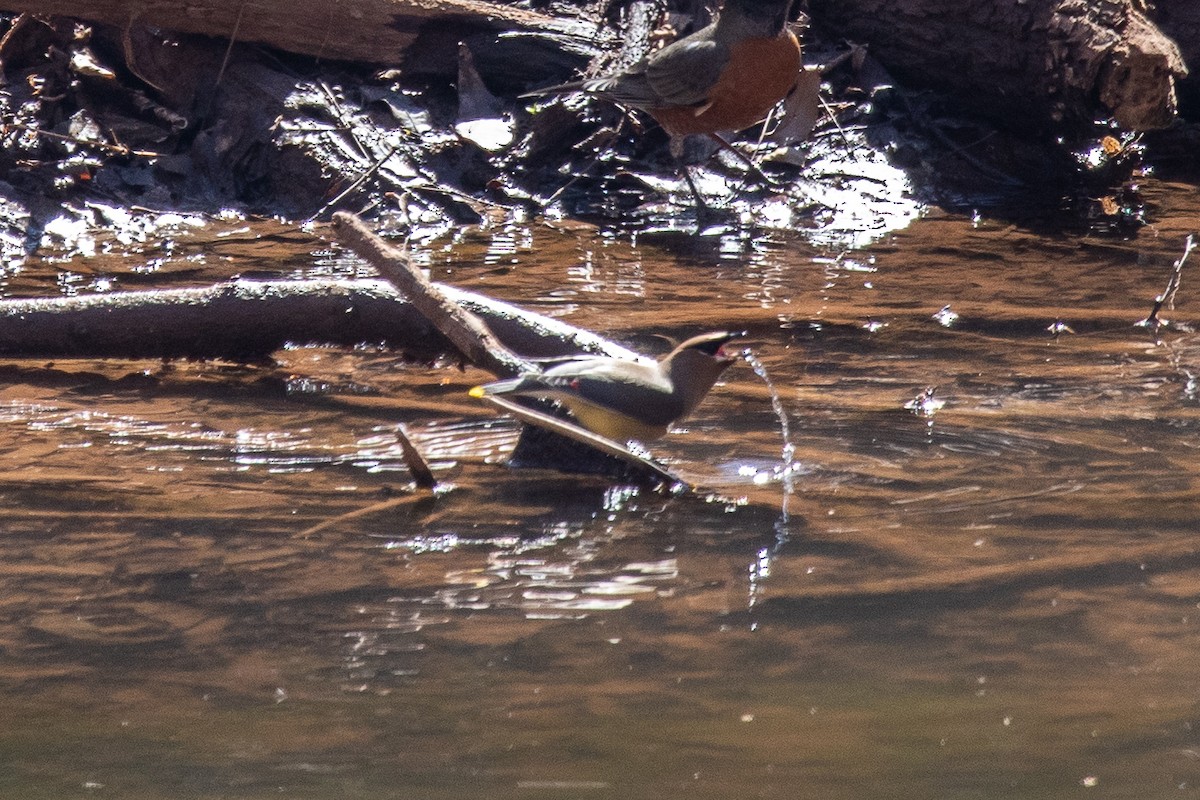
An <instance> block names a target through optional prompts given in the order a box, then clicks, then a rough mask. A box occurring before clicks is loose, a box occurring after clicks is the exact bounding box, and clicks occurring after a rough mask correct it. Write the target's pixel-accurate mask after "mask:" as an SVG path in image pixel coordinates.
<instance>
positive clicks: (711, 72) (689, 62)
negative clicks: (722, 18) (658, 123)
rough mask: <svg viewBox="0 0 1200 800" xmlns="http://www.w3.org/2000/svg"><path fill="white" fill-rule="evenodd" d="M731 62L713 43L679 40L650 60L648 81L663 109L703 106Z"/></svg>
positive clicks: (701, 39) (725, 51) (708, 40)
mask: <svg viewBox="0 0 1200 800" xmlns="http://www.w3.org/2000/svg"><path fill="white" fill-rule="evenodd" d="M728 61H729V51H728V49H727V48H725V47H724V46H722V45H720V44H718V43H717V42H714V41H712V40H711V39H704V38H700V39H692V38H690V37H689V38H687V39H680V40H679V41H678V42H676V43H675V44H673V45H670V46H668V47H665V48H663V49H662V50H660V51H659V52H658V53H655V54H654V56H653V57H652V58H651V59H650V60H649V63H647V65H646V81H647V83H648V84H649V86H650V89H651V91H652V92H653V93H654V95H655V96H656V97H657V98H659V101H658V105H660V106H664V105H672V106H700V105H704V104H705V103H707V102H708V97H709V93H710V92H711V91H712V88H713V86H715V85H716V83H717V80H718V79H719V78H720V77H721V70H723V69H724V68H725V64H726V63H728Z"/></svg>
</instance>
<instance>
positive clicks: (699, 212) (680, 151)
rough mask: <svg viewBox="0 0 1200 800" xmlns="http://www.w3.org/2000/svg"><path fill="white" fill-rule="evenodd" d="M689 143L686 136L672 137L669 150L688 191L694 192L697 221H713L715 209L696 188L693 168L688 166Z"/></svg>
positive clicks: (693, 198)
mask: <svg viewBox="0 0 1200 800" xmlns="http://www.w3.org/2000/svg"><path fill="white" fill-rule="evenodd" d="M686 142H687V137H685V136H672V137H671V141H670V144H669V146H668V149H669V150H670V151H671V156H672V157H673V158H674V159H675V165H676V167H677V168H678V170H679V172H680V174H682V175H683V180H684V181H685V182H686V183H687V185H688V189H690V190H691V192H692V200H693V201H695V204H696V221H697V222H698V223H701V224H702V223H703V222H704V221H705V220H708V219H712V218H713V217H714V216H716V214H715V209H713V208H712V206H710V205H709V204H708V203H707V202H705V200H704V195H702V194H700V189H699V188H698V187H697V186H696V181H695V179H693V178H692V168H691V166H690V165H689V164H688V161H687V158H686V153H685V152H684V147H685V144H686Z"/></svg>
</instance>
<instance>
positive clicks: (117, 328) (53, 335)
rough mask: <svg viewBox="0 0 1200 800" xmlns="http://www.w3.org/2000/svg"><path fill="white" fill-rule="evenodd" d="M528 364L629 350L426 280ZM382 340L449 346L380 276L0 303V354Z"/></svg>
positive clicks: (416, 350) (212, 353) (239, 354)
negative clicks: (367, 278)
mask: <svg viewBox="0 0 1200 800" xmlns="http://www.w3.org/2000/svg"><path fill="white" fill-rule="evenodd" d="M434 286H437V287H438V288H439V289H440V291H442V292H443V293H444V294H445V295H446V296H447V297H449V298H450V299H452V300H453V301H454V302H455V303H457V304H460V305H461V306H462V307H463V308H465V309H467V310H469V311H471V312H472V313H474V314H477V315H478V316H479V317H480V318H481V319H483V320H484V321H485V322H486V323H487V325H488V328H489V329H490V330H491V331H492V333H493V334H495V336H496V338H497V339H499V341H500V342H501V343H502V344H503V345H504V346H505V347H507V348H510V349H512V350H516V351H519V352H521V353H523V354H525V355H526V356H527V357H529V358H534V359H538V358H561V357H564V356H570V355H575V354H579V353H595V354H600V355H613V356H618V357H627V358H632V357H634V356H635V354H634V353H633V352H632V351H630V350H628V349H626V348H624V347H621V346H620V345H617V344H615V343H613V342H610V341H608V340H606V339H604V338H602V337H600V336H597V335H595V334H594V333H591V332H589V331H585V330H582V329H581V328H577V327H575V326H572V325H568V324H566V323H564V322H560V321H559V320H556V319H552V318H550V317H546V316H543V315H541V314H536V313H533V312H531V311H527V310H524V309H520V308H517V307H516V306H513V305H510V304H509V303H504V302H501V301H499V300H494V299H492V298H490V297H486V296H484V295H480V294H476V293H474V292H468V291H464V290H462V289H457V288H455V287H453V286H445V285H442V284H434ZM364 342H370V343H378V344H383V345H386V346H388V347H391V348H393V349H395V350H398V351H401V352H403V353H406V354H408V355H409V356H411V357H413V358H418V359H421V360H431V359H433V358H436V357H438V356H441V355H445V354H447V353H452V352H454V347H453V345H452V344H451V343H450V342H449V341H448V340H447V339H446V338H445V337H443V336H442V335H441V334H439V333H438V332H437V331H436V330H435V329H434V328H433V326H431V325H430V324H429V322H428V321H427V320H426V319H425V318H424V317H423V316H422V315H421V314H420V313H419V312H418V311H417V310H416V308H415V307H414V306H413V305H412V304H411V303H410V302H408V300H407V298H405V297H404V295H402V294H401V293H400V292H399V291H397V290H396V289H395V287H393V286H392V285H391V284H389V283H387V282H385V281H380V280H330V281H311V280H310V281H252V280H237V281H231V282H229V283H222V284H217V285H215V286H205V287H200V288H188V289H163V290H152V291H137V292H110V293H106V294H91V295H77V296H75V297H48V298H32V299H5V300H0V354H4V355H8V356H27V357H38V358H64V357H112V358H200V359H203V358H217V359H226V360H230V361H258V360H262V359H264V358H266V357H268V356H270V354H271V353H273V352H275V351H276V350H279V349H280V348H282V347H284V346H285V345H288V344H289V343H294V344H308V343H320V344H331V345H342V346H346V347H353V346H354V345H357V344H362V343H364Z"/></svg>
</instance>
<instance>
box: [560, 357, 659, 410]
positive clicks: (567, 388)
mask: <svg viewBox="0 0 1200 800" xmlns="http://www.w3.org/2000/svg"><path fill="white" fill-rule="evenodd" d="M540 380H541V382H542V383H543V384H545V385H547V386H550V387H553V388H554V389H556V390H558V391H559V392H561V393H562V394H563V395H572V396H574V397H577V398H579V399H581V400H585V401H587V402H588V403H591V404H592V405H596V406H601V407H603V408H607V409H612V410H615V411H618V412H620V413H622V414H624V415H625V416H631V417H635V418H637V419H638V420H640V421H642V422H644V423H646V424H649V425H666V424H668V423H670V422H672V421H674V420H675V419H677V418H678V417H679V416H681V415H682V414H683V400H682V398H680V397H678V396H677V395H676V393H675V392H673V391H672V387H671V383H670V382H669V381H668V380H667V379H666V378H665V377H664V376H663V374H662V372H661V371H660V370H659V369H658V367H657V365H654V364H641V363H631V362H628V361H618V360H616V359H610V358H609V359H606V358H601V359H594V360H591V361H587V360H584V361H580V362H576V363H572V364H564V365H562V366H561V367H555V368H554V369H550V370H547V371H546V372H545V373H544V374H543V375H542V376H541V378H540Z"/></svg>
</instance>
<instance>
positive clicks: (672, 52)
mask: <svg viewBox="0 0 1200 800" xmlns="http://www.w3.org/2000/svg"><path fill="white" fill-rule="evenodd" d="M791 5H792V0H726V3H725V7H724V8H723V9H722V10H721V12H720V14H719V15H718V16H717V18H716V19H715V20H714V21H713V22H712V24H710V25H707V26H705V27H704V28H701V29H700V30H698V31H696V32H695V33H693V34H691V35H690V36H685V37H684V38H682V39H680V40H679V41H677V42H674V43H673V44H670V45H668V46H667V47H664V48H663V49H661V50H658V51H657V52H655V53H653V54H651V55H650V56H648V57H646V58H644V59H642V60H641V61H639V62H638V63H636V64H634V65H633V66H631V67H629V68H628V69H626V70H624V71H622V72H618V73H615V74H612V75H604V76H601V77H598V78H591V79H588V80H583V81H577V82H574V83H566V84H561V85H559V86H552V87H549V88H547V89H542V90H539V91H536V92H531V93H530V94H529V95H526V96H536V95H546V94H567V93H569V92H583V93H585V94H588V95H591V96H594V97H601V98H604V99H606V100H611V101H612V102H614V103H620V104H622V105H626V106H631V107H633V108H638V109H641V110H643V111H645V112H647V113H648V114H650V116H652V117H654V119H655V120H657V121H658V123H659V124H660V125H662V126H663V128H664V129H665V130H666V131H667V133H669V134H671V135H672V136H683V135H686V134H710V135H714V134H716V133H717V132H719V131H738V130H742V129H743V128H748V127H750V126H751V125H753V124H754V123H756V122H759V121H760V120H762V119H763V118H764V117H765V116H766V115H767V113H768V112H769V111H770V110H771V109H772V108H773V107H774V106H775V104H776V103H778V102H779V101H780V100H782V99H783V98H784V97H785V96H786V95H787V93H788V92H789V91H791V89H792V87H793V86H794V85H795V84H796V78H797V76H798V74H799V72H800V65H801V62H800V42H799V41H798V40H797V39H796V36H795V34H793V33H792V32H791V31H790V30H788V27H787V22H788V12H789V11H790V9H791Z"/></svg>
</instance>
